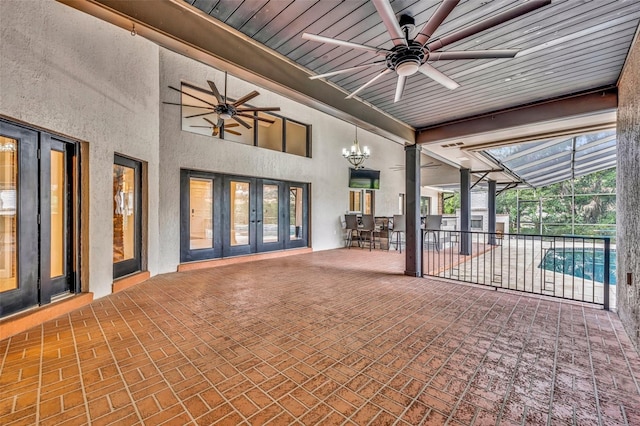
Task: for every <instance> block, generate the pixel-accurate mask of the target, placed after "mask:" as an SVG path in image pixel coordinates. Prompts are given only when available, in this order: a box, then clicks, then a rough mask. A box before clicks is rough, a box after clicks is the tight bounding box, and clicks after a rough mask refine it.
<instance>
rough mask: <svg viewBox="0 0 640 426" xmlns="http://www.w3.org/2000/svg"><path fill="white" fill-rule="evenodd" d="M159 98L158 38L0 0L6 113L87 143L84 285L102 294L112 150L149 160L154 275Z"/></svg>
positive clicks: (52, 6)
mask: <svg viewBox="0 0 640 426" xmlns="http://www.w3.org/2000/svg"><path fill="white" fill-rule="evenodd" d="M158 101H159V97H158V47H157V46H156V45H154V44H152V43H150V42H148V41H147V40H145V39H143V38H141V37H132V36H131V35H130V34H129V32H127V31H124V30H122V29H119V28H117V27H114V26H112V25H110V24H107V23H105V22H103V21H100V20H98V19H96V18H93V17H91V16H89V15H86V14H83V13H81V12H78V11H76V10H75V9H72V8H70V7H68V6H65V5H63V4H60V3H56V2H53V1H34V0H26V1H0V114H2V115H4V116H6V117H9V118H11V119H14V120H19V121H23V122H24V123H27V124H29V125H32V126H38V127H41V128H44V129H47V130H48V131H50V132H53V133H58V134H62V135H66V136H69V137H71V138H75V139H78V140H81V141H86V142H87V143H88V152H89V156H88V157H89V158H88V159H86V158H85V159H83V161H88V163H89V191H88V193H89V197H88V198H89V200H88V204H89V208H90V218H89V234H90V236H89V262H88V264H89V269H90V270H89V276H90V280H89V281H90V282H89V283H86V282H85V283H83V285H84V286H85V287H84V290H87V287H86V286H87V284H88V290H89V291H92V292H94V293H95V296H96V297H100V296H104V295H106V294H109V293H111V284H112V282H113V269H112V267H113V263H112V252H113V249H112V240H113V236H112V235H113V231H112V228H113V226H112V197H113V195H112V167H113V154H114V152H118V153H120V154H124V155H127V156H130V157H133V158H137V159H140V160H142V161H145V162H148V170H149V182H150V184H149V188H148V190H149V250H148V268H149V271H150V272H151V273H152V274H155V273H156V269H157V265H158V245H159V242H158V214H157V212H158V188H157V186H158V139H159V137H158ZM85 201H86V200H85ZM85 272H86V271H85Z"/></svg>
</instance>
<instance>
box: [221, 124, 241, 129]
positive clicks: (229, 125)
mask: <svg viewBox="0 0 640 426" xmlns="http://www.w3.org/2000/svg"><path fill="white" fill-rule="evenodd" d="M238 126H239V124H238V123H229V124H226V123H225V124H224V128H225V129H228V128H229V127H238Z"/></svg>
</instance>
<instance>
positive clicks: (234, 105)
mask: <svg viewBox="0 0 640 426" xmlns="http://www.w3.org/2000/svg"><path fill="white" fill-rule="evenodd" d="M207 83H208V84H209V88H210V89H211V91H208V90H204V89H200V90H202V91H203V92H205V93H208V94H211V95H213V96H214V98H215V100H216V101H217V103H213V102H210V101H208V100H205V99H202V98H201V97H199V96H196V95H194V94H192V93H188V92H185V91H184V90H180V89H177V88H175V87H173V86H169V88H170V89H172V90H175V91H176V92H180V93H182V94H183V95H186V96H188V97H190V98H192V99H196V100H198V101H200V102H203V103H204V104H205V105H207V106H200V105H186V104H182V103H179V104H178V103H174V102H164V103H165V104H168V105H181V106H189V107H193V108H201V109H205V110H207V111H205V112H202V113H199V114H193V115H188V116H185V117H184V118H193V117H202V116H205V115H209V114H217V115H218V123H217V124H216V126H217V127H221V126H222V121H223V120H228V119H232V120H235V121H236V122H238V123H239V124H241V125H242V126H244V127H246V128H247V129H250V128H251V125H250V124H249V123H247V122H246V121H245V120H243V118H245V119H251V120H258V121H264V122H266V123H270V124H273V123H275V121H274V120H271V119H268V118H265V117H260V116H258V115H255V114H252V113H254V112H258V111H280V107H249V106H243V105H244V104H245V103H246V102H248V101H249V100H251V99H253V98H255V97H256V96H258V95H259V94H260V93H258V92H257V91H255V90H254V91H252V92H251V93H248V94H246V95H244V96H243V97H241V98H240V99H237V100H236V101H235V102H230V100H229V99H228V98H227V73H226V72H225V73H224V96H222V95H221V94H220V91H219V90H218V88H217V87H216V85H215V83H214V82H213V81H211V80H207ZM241 117H242V118H241ZM226 127H229V126H228V125H227V126H226Z"/></svg>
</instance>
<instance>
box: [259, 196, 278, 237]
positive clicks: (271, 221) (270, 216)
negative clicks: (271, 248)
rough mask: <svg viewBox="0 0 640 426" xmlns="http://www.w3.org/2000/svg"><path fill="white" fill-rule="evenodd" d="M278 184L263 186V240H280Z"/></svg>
mask: <svg viewBox="0 0 640 426" xmlns="http://www.w3.org/2000/svg"><path fill="white" fill-rule="evenodd" d="M278 210H279V209H278V185H263V187H262V242H263V243H273V242H277V241H278Z"/></svg>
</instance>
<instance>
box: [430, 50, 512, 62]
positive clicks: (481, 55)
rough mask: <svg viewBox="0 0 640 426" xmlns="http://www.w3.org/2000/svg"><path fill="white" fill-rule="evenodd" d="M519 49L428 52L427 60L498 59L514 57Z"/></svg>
mask: <svg viewBox="0 0 640 426" xmlns="http://www.w3.org/2000/svg"><path fill="white" fill-rule="evenodd" d="M518 52H519V50H516V49H502V50H499V49H495V50H456V51H448V52H433V53H429V58H428V59H427V60H428V61H449V60H456V59H500V58H514V57H515V56H516V55H517V54H518Z"/></svg>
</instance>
